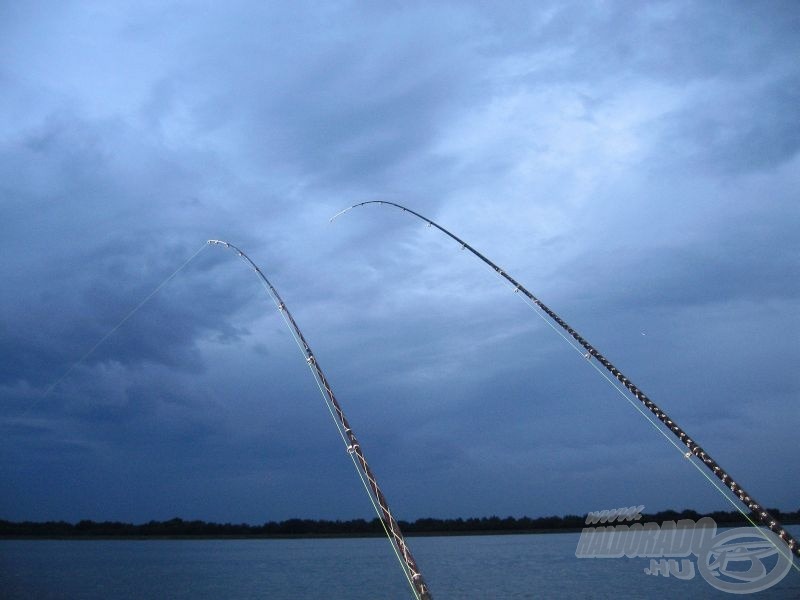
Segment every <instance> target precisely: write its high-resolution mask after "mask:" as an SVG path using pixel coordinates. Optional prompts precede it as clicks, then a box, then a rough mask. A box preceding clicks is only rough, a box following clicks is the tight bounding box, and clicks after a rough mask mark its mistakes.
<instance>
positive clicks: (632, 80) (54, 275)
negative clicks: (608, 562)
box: [0, 2, 800, 522]
mask: <svg viewBox="0 0 800 600" xmlns="http://www.w3.org/2000/svg"><path fill="white" fill-rule="evenodd" d="M0 10H2V11H3V18H0V28H2V33H3V35H2V36H0V49H1V50H2V52H0V56H2V58H0V81H1V82H2V89H3V92H2V93H0V108H2V110H3V112H4V114H5V115H7V118H6V119H4V121H3V123H2V124H0V182H2V183H0V194H1V196H0V202H1V203H2V204H1V205H0V211H1V212H2V218H0V237H2V239H3V243H4V248H5V250H4V252H3V254H2V257H1V258H0V276H2V278H3V282H4V285H3V286H2V287H0V306H2V314H3V319H2V321H0V357H2V359H3V360H2V361H1V362H0V364H2V366H0V395H1V397H2V401H3V407H4V409H3V410H4V412H3V423H2V430H3V434H4V435H3V440H4V441H3V442H2V446H0V448H2V454H0V461H1V464H2V469H3V470H2V475H1V476H2V478H3V479H4V481H5V482H7V484H8V485H6V486H4V487H5V489H10V490H13V492H10V493H8V494H5V495H4V496H3V497H2V498H0V513H2V514H0V517H3V518H12V519H13V518H32V519H46V518H69V519H77V518H97V519H102V518H120V519H132V520H137V519H138V520H147V519H150V518H169V517H172V516H175V515H176V514H178V515H180V516H183V517H185V518H213V519H218V520H224V521H228V520H249V521H252V522H259V521H263V520H267V519H274V518H288V517H292V516H301V517H304V516H310V517H325V518H339V517H342V518H350V517H362V516H365V513H364V511H365V510H368V505H367V504H366V500H365V499H364V498H363V497H362V496H360V495H359V494H360V493H361V492H360V490H359V488H358V486H357V485H356V483H357V480H355V478H354V475H353V473H352V469H351V468H350V467H349V465H348V461H347V459H346V454H345V453H344V450H343V449H342V448H341V446H340V445H339V440H338V439H337V438H336V436H335V432H334V431H333V429H332V427H331V425H330V422H328V421H327V419H329V415H327V413H326V412H325V411H324V406H323V405H322V404H321V402H320V401H319V399H317V398H316V396H315V394H316V390H315V388H314V384H313V381H311V379H310V377H309V375H308V372H307V369H306V365H305V363H304V362H303V360H302V357H301V356H300V355H299V353H298V349H297V348H296V347H295V346H294V345H293V343H292V340H291V337H290V336H289V335H288V333H287V331H286V330H285V328H284V327H283V324H282V323H281V322H280V317H279V315H278V314H277V312H276V311H275V310H274V307H273V306H272V304H271V301H270V300H269V298H267V297H266V295H265V293H264V290H263V289H262V288H261V287H260V286H259V283H258V281H257V280H256V278H255V277H253V274H252V273H251V272H250V271H249V270H248V268H247V267H246V266H245V265H244V264H242V263H241V261H239V260H238V259H237V258H236V256H235V255H233V254H232V253H231V252H229V251H227V250H225V249H223V248H209V249H206V250H203V251H202V252H201V253H200V254H199V255H198V256H197V258H196V259H194V260H193V261H191V262H190V264H189V265H187V267H186V269H184V270H183V271H182V272H181V273H180V274H179V275H178V276H177V277H176V278H175V279H173V280H172V281H170V282H169V283H168V284H167V285H165V286H164V288H163V289H162V290H161V291H159V293H158V294H157V295H156V296H154V297H153V299H152V300H151V301H150V302H148V303H147V304H146V305H144V306H143V307H142V309H141V310H140V311H138V312H137V313H136V314H135V315H133V316H132V317H131V318H130V319H129V320H128V321H126V322H125V323H124V324H123V325H122V326H121V327H120V328H119V329H118V330H117V331H115V332H114V334H113V335H111V336H110V337H109V338H108V340H107V341H106V342H105V343H104V344H102V345H101V346H100V347H98V348H97V350H96V351H95V352H94V353H93V354H92V355H91V356H89V357H88V358H87V359H86V360H85V361H84V362H83V363H81V364H80V365H77V366H75V367H74V369H73V371H72V372H71V373H70V374H69V376H68V377H66V378H65V379H64V380H63V381H61V382H60V383H59V385H58V386H56V388H55V389H54V390H53V391H52V392H51V394H50V395H49V396H48V397H46V398H42V393H43V392H44V390H45V389H47V386H48V385H50V384H52V383H53V382H54V381H56V380H57V378H58V377H60V376H61V375H63V374H64V372H65V371H66V370H67V369H69V368H70V366H73V365H74V364H75V361H77V360H78V359H79V358H80V357H81V356H83V355H84V353H85V352H86V351H87V350H89V349H90V348H91V347H92V345H93V344H95V343H96V342H97V341H98V340H99V339H101V338H102V336H104V335H105V334H107V333H108V332H109V331H110V330H111V328H113V327H114V326H115V325H116V324H117V323H119V321H120V319H122V318H123V317H124V316H125V315H126V314H127V313H128V311H130V310H131V309H132V308H133V307H135V306H136V305H137V304H138V303H139V302H140V301H141V300H142V299H143V298H144V297H146V295H147V294H149V293H150V292H151V291H152V290H153V289H154V287H155V286H157V285H158V284H159V283H160V282H161V281H163V280H164V278H165V277H167V276H168V275H169V274H170V273H172V272H173V271H174V270H175V269H176V268H177V267H178V266H180V264H182V263H183V262H184V261H185V260H187V259H188V258H189V257H190V256H191V255H192V253H193V252H195V251H196V250H197V249H198V248H199V247H200V246H201V244H203V242H204V241H205V240H206V239H208V238H221V239H227V240H229V241H231V242H233V243H235V244H237V245H239V246H240V247H242V248H243V249H244V250H245V251H247V252H248V253H249V254H250V255H251V257H252V258H253V259H254V260H255V261H256V262H257V263H258V264H259V265H260V266H261V267H262V268H263V270H264V271H265V272H266V273H267V275H268V277H269V278H270V280H271V281H272V282H273V283H274V284H275V285H276V287H277V288H278V289H279V291H280V292H281V294H282V295H283V296H284V300H286V302H287V304H288V305H289V306H290V308H291V310H292V312H293V314H294V315H295V317H296V319H297V321H298V323H299V324H300V326H301V327H302V329H303V331H304V332H305V334H306V336H307V337H308V339H309V342H310V343H311V345H312V347H313V348H314V349H315V352H316V354H317V356H318V357H319V359H320V362H321V364H322V365H323V366H324V368H325V369H326V373H327V374H328V376H329V379H330V380H331V383H332V385H333V387H334V389H335V390H336V392H337V396H339V398H340V400H341V401H342V403H343V405H344V406H345V410H346V412H347V413H348V416H349V417H350V420H351V422H352V423H353V426H354V428H355V429H356V430H357V432H358V433H359V437H360V439H361V440H362V442H363V443H364V447H365V449H366V450H368V452H367V453H368V456H369V457H370V460H371V462H372V463H373V467H375V469H376V472H378V474H379V476H380V477H381V480H382V481H383V482H384V484H385V486H386V488H387V492H388V493H389V494H388V495H389V496H390V500H392V502H393V504H395V505H396V510H397V511H398V514H401V515H402V516H403V518H415V517H418V516H425V515H429V514H431V515H437V516H470V515H482V514H492V513H497V512H502V513H512V514H524V513H528V514H531V515H538V514H552V513H563V512H582V511H586V510H595V509H601V508H604V507H607V506H612V505H623V504H631V503H645V504H647V505H648V507H653V508H654V509H656V508H668V507H674V508H680V507H683V506H688V505H696V507H697V508H704V507H714V508H718V507H719V503H720V502H723V501H722V500H721V499H719V498H718V497H715V496H713V495H712V493H711V492H709V491H708V489H707V488H708V486H707V484H706V483H704V482H703V481H702V480H700V479H699V478H697V477H696V475H694V474H693V473H691V472H688V471H689V468H688V467H686V468H685V469H684V467H685V463H684V462H680V461H678V463H677V464H676V463H675V461H676V458H675V457H674V456H673V454H675V451H674V449H672V448H671V447H670V446H668V445H666V444H665V443H664V442H663V440H660V439H659V438H658V437H657V436H655V435H653V434H652V432H650V431H649V430H648V428H649V425H647V424H646V423H644V422H643V421H642V419H641V416H639V415H638V414H637V413H636V412H635V411H633V410H632V409H631V408H630V407H629V406H627V405H626V404H625V403H624V401H623V400H622V399H621V398H619V397H616V396H615V392H614V391H613V390H611V389H610V388H608V386H607V385H606V384H604V383H603V382H602V380H600V379H599V378H597V376H596V375H595V374H593V372H592V371H591V370H590V369H589V368H588V366H587V365H586V364H585V362H584V360H583V359H581V358H580V357H579V356H573V354H575V353H574V352H573V351H571V350H570V349H569V348H568V347H566V346H565V345H564V343H563V341H561V340H560V338H558V337H557V336H555V335H553V332H552V331H550V329H549V328H548V327H547V326H546V325H545V324H544V323H543V322H541V321H540V320H539V319H538V318H537V317H536V315H535V314H534V313H533V312H532V311H531V310H530V309H529V308H528V307H526V306H525V305H524V304H523V303H521V302H519V299H518V295H514V294H513V293H512V292H511V291H510V290H509V289H507V288H504V287H503V286H501V285H499V282H498V280H497V278H496V277H495V276H494V275H493V274H492V273H491V272H490V271H488V270H486V269H485V268H483V267H482V266H481V265H480V263H479V262H478V261H476V260H475V259H474V257H471V256H469V255H467V253H466V252H461V251H459V249H458V246H457V245H455V244H454V243H452V241H451V240H448V239H446V238H443V237H442V236H441V235H440V234H439V232H437V231H436V230H433V229H429V228H426V227H425V226H424V224H422V223H421V222H418V221H414V220H413V219H410V218H409V216H408V215H406V214H403V213H401V212H400V211H396V210H395V209H389V208H386V207H383V208H381V207H365V208H360V209H356V210H354V211H351V212H350V213H348V214H347V215H344V216H343V217H341V218H340V219H339V220H337V221H336V222H335V223H334V224H327V219H328V218H330V217H331V216H332V215H333V214H334V213H336V211H338V210H340V209H342V208H344V207H345V206H347V205H350V204H352V203H355V202H358V201H363V200H366V199H376V198H380V199H388V200H392V201H395V202H399V203H401V204H407V205H408V206H409V207H410V208H413V209H415V210H419V211H420V212H422V213H423V214H426V215H427V216H429V217H431V218H434V219H436V220H437V221H440V222H441V224H442V225H444V226H446V227H450V228H452V229H453V231H454V232H455V233H456V234H458V235H460V236H462V237H464V239H466V240H468V241H469V242H470V243H473V244H474V245H475V246H476V247H477V248H478V249H480V250H481V251H483V252H485V253H486V255H487V256H490V257H491V258H492V259H494V260H495V261H497V262H498V263H499V264H501V265H502V266H503V267H504V268H507V269H508V272H510V273H512V274H513V275H514V276H515V277H517V278H518V279H519V280H520V281H522V282H524V283H525V285H526V286H528V287H529V288H530V289H531V290H532V291H534V293H536V294H537V295H540V296H541V297H542V299H543V300H545V301H546V302H547V303H548V304H550V305H551V306H552V307H553V308H554V309H555V310H556V311H557V312H559V313H561V314H562V316H564V317H565V318H566V319H567V321H569V322H570V323H571V324H572V325H574V326H575V327H576V328H577V329H578V330H580V331H581V332H583V333H584V334H585V335H586V337H587V338H588V339H590V340H591V341H592V342H593V343H596V344H597V346H598V347H599V348H600V349H601V350H602V351H604V352H605V353H606V354H607V355H608V356H610V357H612V358H614V359H615V362H618V364H619V366H620V367H621V368H622V369H623V370H624V371H625V372H626V373H627V374H629V375H630V376H631V377H632V378H633V379H634V380H635V381H637V383H640V384H641V385H642V387H643V388H645V389H646V390H648V392H649V393H651V394H652V395H653V396H654V398H656V399H657V400H658V401H659V402H660V403H661V404H662V405H663V407H664V408H665V409H667V410H668V412H670V414H671V415H672V416H674V417H675V418H676V420H679V422H681V424H682V425H683V426H684V427H685V428H686V429H687V430H688V431H690V432H693V435H697V437H698V438H699V439H701V440H702V441H703V443H704V445H705V446H706V447H707V449H709V450H711V449H712V448H713V450H714V452H719V453H720V454H721V456H719V458H720V462H722V463H723V464H726V465H727V464H728V463H733V464H735V465H737V467H736V468H735V469H732V470H735V471H736V473H737V474H741V477H742V479H743V480H746V483H747V482H751V481H752V482H753V484H752V487H753V488H754V489H756V490H758V491H759V494H758V495H759V497H760V496H762V495H763V496H764V497H765V498H766V499H765V500H764V501H765V502H766V503H768V504H775V505H779V506H781V507H786V508H795V507H794V506H792V505H791V502H793V501H794V499H795V498H796V497H797V493H798V490H797V485H796V483H793V482H791V481H787V479H786V478H785V477H770V478H767V477H765V476H764V475H763V472H764V471H766V469H765V468H764V467H763V465H762V462H763V461H762V460H761V459H758V460H754V459H753V450H752V447H758V448H759V450H758V453H759V456H760V457H761V458H763V457H769V458H770V461H771V464H772V467H770V468H772V469H774V470H775V471H777V472H781V469H785V468H786V465H787V464H788V463H787V462H786V460H787V457H786V454H785V448H786V447H789V444H790V443H792V441H791V440H792V439H793V431H794V430H795V429H796V425H797V424H796V422H793V416H792V414H787V410H786V406H787V405H791V403H792V402H793V401H794V399H795V398H796V394H797V393H798V382H797V378H796V377H795V376H792V375H791V373H793V372H794V369H793V363H792V359H791V357H792V356H793V352H792V350H791V347H790V343H789V342H788V341H787V340H789V339H791V333H792V332H793V331H795V332H796V331H797V328H798V327H799V325H798V323H797V318H796V316H795V315H794V313H793V311H792V306H793V305H794V303H796V299H797V294H798V287H797V284H796V283H795V281H796V280H798V278H797V277H796V271H797V268H796V265H797V260H798V250H797V240H796V236H795V234H794V232H795V230H796V223H797V220H798V214H797V210H796V209H795V206H796V205H797V203H796V197H795V194H796V192H795V191H794V190H796V189H797V173H798V156H797V155H798V152H797V151H798V145H797V140H798V139H800V138H799V136H798V131H797V126H796V124H797V123H798V122H800V119H798V109H797V106H798V105H800V103H798V102H797V100H798V98H797V95H798V94H797V82H798V80H799V77H798V69H797V65H796V64H795V63H796V60H795V59H794V57H795V56H796V55H797V50H798V45H800V40H799V39H798V38H799V37H800V36H798V35H797V33H796V31H797V27H796V23H797V10H796V8H795V7H794V6H793V4H792V3H766V4H761V5H759V6H758V7H756V6H752V7H751V6H749V5H748V6H745V5H741V6H738V5H737V6H736V7H731V6H729V5H723V4H714V3H708V4H703V5H697V4H692V3H683V2H668V3H659V4H648V5H642V4H637V3H632V4H622V3H621V4H598V5H587V4H586V3H583V2H581V3H553V4H547V5H536V6H533V7H532V6H531V5H529V4H527V3H518V4H514V3H504V4H502V5H493V6H492V7H486V8H484V7H482V6H481V5H477V4H476V5H472V6H444V5H438V6H433V5H429V4H412V5H408V4H407V5H403V6H393V5H391V4H381V5H371V6H369V7H364V6H357V5H355V4H349V3H341V4H340V3H337V4H328V5H325V6H319V5H317V4H314V5H293V6H292V7H290V8H287V7H284V6H279V5H269V4H258V5H253V4H249V3H232V4H229V5H225V6H224V7H223V6H219V7H218V6H215V5H214V6H212V5H209V6H205V7H199V8H197V9H196V10H192V11H188V10H186V8H185V7H184V6H182V5H180V4H158V5H151V6H145V7H139V6H134V5H125V4H108V5H104V6H102V7H88V6H85V5H71V4H62V5H58V6H57V7H53V6H48V7H44V6H38V5H35V4H25V5H21V4H20V5H14V6H11V5H9V6H4V7H3V8H2V9H0ZM741 365H749V366H750V370H749V371H748V370H747V369H743V368H742V367H741ZM748 375H749V376H748ZM640 379H641V380H642V381H640ZM775 412H778V413H780V414H782V415H783V416H784V417H785V418H783V419H781V420H780V422H779V423H774V422H772V420H771V419H770V418H768V417H767V416H765V415H770V414H774V413H775ZM795 421H796V419H795ZM694 432H699V433H696V434H695V433H694ZM741 439H748V440H752V443H753V446H752V447H751V446H748V445H743V444H739V443H736V442H735V440H741ZM715 456H716V454H715ZM773 463H774V464H773ZM687 472H688V474H687ZM587 482H588V483H587ZM589 484H590V485H591V487H592V488H593V489H595V492H594V495H593V497H592V498H591V499H587V498H586V493H585V490H586V487H587V485H589ZM748 485H749V484H748ZM761 491H763V494H762V493H761ZM590 500H591V502H592V504H587V503H588V502H589V501H590ZM725 508H727V506H726V507H725Z"/></svg>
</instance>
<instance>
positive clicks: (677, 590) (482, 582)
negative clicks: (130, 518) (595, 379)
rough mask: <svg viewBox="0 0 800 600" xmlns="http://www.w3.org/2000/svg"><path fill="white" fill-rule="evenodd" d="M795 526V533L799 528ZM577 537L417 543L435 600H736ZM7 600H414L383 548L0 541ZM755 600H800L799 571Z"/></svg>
mask: <svg viewBox="0 0 800 600" xmlns="http://www.w3.org/2000/svg"><path fill="white" fill-rule="evenodd" d="M789 529H791V530H792V532H793V533H794V534H795V535H797V534H798V533H800V531H798V530H800V528H798V527H797V526H794V527H790V528H789ZM578 536H579V534H575V533H565V534H550V535H541V534H540V535H505V536H474V537H473V536H464V537H415V538H410V539H409V545H410V546H411V548H412V550H413V551H414V554H415V556H416V558H417V561H418V562H419V565H420V567H421V569H422V572H423V574H424V575H425V577H426V579H427V581H428V583H429V584H430V586H431V590H432V592H433V595H434V598H436V599H437V600H440V599H443V598H458V599H461V598H464V599H467V598H476V599H477V598H482V599H483V598H728V599H729V600H731V599H732V598H736V597H739V596H734V595H732V594H725V593H723V592H720V591H718V590H715V589H714V588H712V587H711V586H710V585H709V584H708V583H706V582H705V580H703V579H702V578H701V577H700V575H699V573H698V574H697V575H696V576H695V578H694V579H693V580H690V581H681V580H678V579H676V578H674V577H661V576H649V575H645V574H644V568H645V567H647V566H648V565H649V561H648V560H647V559H625V558H622V559H577V558H575V548H576V546H577V542H578ZM0 597H2V598H11V599H15V598H26V599H27V598H41V599H47V598H81V599H99V598H103V599H105V598H123V599H128V598H130V599H132V598H193V599H195V598H199V599H203V598H214V599H216V598H278V599H281V598H287V599H290V598H291V599H296V598H347V599H353V598H355V599H359V598H363V599H376V598H398V599H408V598H412V597H413V596H412V594H411V592H410V589H409V587H408V584H407V582H406V581H405V579H404V578H403V575H402V572H401V570H400V567H399V566H398V564H397V559H396V557H395V556H394V553H393V552H392V550H391V546H390V544H389V542H388V541H387V540H385V539H378V538H370V539H324V540H318V539H315V540H142V541H138V540H113V541H105V540H104V541H95V540H86V541H54V540H7V541H0ZM752 597H753V598H758V599H762V598H792V599H797V598H800V573H798V572H797V571H796V570H792V571H791V572H790V573H789V574H788V575H787V576H786V578H785V579H783V581H781V582H780V583H779V584H777V585H776V586H774V587H773V588H770V589H768V590H766V591H764V592H760V593H758V594H756V595H755V596H752Z"/></svg>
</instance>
